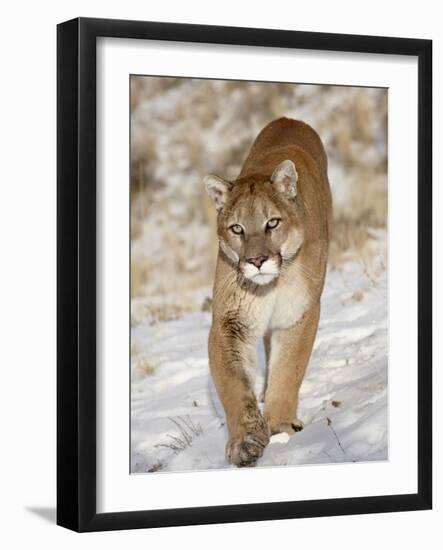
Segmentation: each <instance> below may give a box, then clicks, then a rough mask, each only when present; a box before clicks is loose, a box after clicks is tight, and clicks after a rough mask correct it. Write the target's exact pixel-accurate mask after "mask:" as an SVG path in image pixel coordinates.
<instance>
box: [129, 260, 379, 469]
mask: <svg viewBox="0 0 443 550" xmlns="http://www.w3.org/2000/svg"><path fill="white" fill-rule="evenodd" d="M207 294H208V295H210V289H207ZM210 324H211V314H210V313H209V312H193V313H189V314H185V315H183V316H181V317H180V318H178V319H175V320H168V321H158V320H152V319H151V318H149V317H147V318H146V319H143V316H140V318H139V319H138V321H137V323H136V324H135V326H133V327H132V329H131V330H132V354H131V360H132V366H131V368H132V391H131V464H132V472H138V473H144V472H150V471H159V470H161V471H179V470H206V469H214V468H231V467H232V466H231V465H229V464H228V462H227V461H226V458H225V445H226V441H227V430H226V426H225V422H224V414H223V409H222V407H221V404H220V402H219V400H218V398H217V394H216V392H215V389H214V387H213V384H212V381H211V378H210V374H209V368H208V357H207V337H208V331H209V328H210ZM258 356H259V361H258V370H257V386H256V391H257V394H259V393H260V390H261V387H262V384H263V366H264V354H263V350H262V349H261V348H259V350H258ZM387 364H388V361H387V275H386V272H385V271H384V270H380V271H379V272H378V273H377V274H375V275H374V274H368V273H367V271H366V270H365V269H362V267H361V266H360V265H358V264H357V263H354V264H350V265H347V266H344V268H343V269H342V270H334V271H330V272H329V273H328V277H327V282H326V287H325V290H324V293H323V298H322V315H321V320H320V326H319V331H318V334H317V339H316V342H315V347H314V351H313V355H312V357H311V360H310V363H309V367H308V371H307V374H306V377H305V379H304V382H303V385H302V389H301V393H300V404H299V417H300V418H301V419H302V420H303V421H304V423H305V428H304V430H303V431H301V432H299V433H297V434H295V435H294V436H292V437H291V438H290V439H289V441H287V442H285V441H284V438H282V437H281V436H274V437H273V439H272V440H271V443H270V445H269V446H268V447H267V448H266V449H265V452H264V455H263V457H262V458H261V459H260V460H259V461H258V463H257V466H258V467H264V466H282V465H291V464H293V465H295V464H313V463H325V462H327V463H334V462H337V463H338V462H362V461H369V460H386V459H387V456H388V445H387V441H388V435H387Z"/></svg>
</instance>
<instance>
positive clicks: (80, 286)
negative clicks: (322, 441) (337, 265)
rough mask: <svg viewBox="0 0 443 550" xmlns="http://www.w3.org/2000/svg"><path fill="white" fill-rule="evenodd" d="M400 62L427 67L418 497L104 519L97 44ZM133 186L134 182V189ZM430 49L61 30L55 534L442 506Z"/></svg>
mask: <svg viewBox="0 0 443 550" xmlns="http://www.w3.org/2000/svg"><path fill="white" fill-rule="evenodd" d="M98 37H114V38H122V39H124V38H135V39H148V40H167V41H181V42H194V43H211V44H229V45H248V46H266V47H280V48H302V49H305V50H306V49H307V50H327V51H335V52H357V53H378V54H398V55H407V56H415V57H416V58H417V59H418V174H417V185H418V357H417V369H418V471H417V483H418V491H417V493H416V494H399V495H391V496H376V497H359V498H339V499H326V500H310V501H294V502H274V503H260V504H241V505H229V506H210V507H199V508H181V509H173V510H170V509H168V510H151V511H149V510H140V511H136V512H132V511H131V512H118V513H97V511H96V475H97V472H96V389H97V381H96V354H97V345H96V322H97V312H96V253H97V243H96V206H97V203H96V108H97V107H96V39H97V38H98ZM128 185H129V183H128ZM431 201H432V42H431V41H430V40H421V39H420V40H418V39H406V38H389V37H374V36H354V35H343V34H324V33H315V32H297V31H286V30H264V29H254V28H234V27H219V26H202V25H189V24H175V23H174V24H173V23H157V22H155V23H154V22H141V21H123V20H107V19H87V18H86V19H85V18H79V19H73V20H71V21H67V22H64V23H61V24H60V25H58V28H57V235H58V236H57V319H58V320H57V523H58V524H59V525H61V526H64V527H67V528H69V529H73V530H75V531H103V530H113V529H132V528H147V527H163V526H175V525H192V524H209V523H224V522H239V521H257V520H272V519H284V518H303V517H319V516H330V515H346V514H369V513H375V512H394V511H409V510H425V509H430V508H431V507H432V231H431V229H432V207H431Z"/></svg>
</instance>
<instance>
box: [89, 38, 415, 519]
mask: <svg viewBox="0 0 443 550" xmlns="http://www.w3.org/2000/svg"><path fill="white" fill-rule="evenodd" d="M183 50H185V51H183ZM97 53H98V60H97V67H98V69H97V74H98V75H99V77H98V90H97V96H98V98H99V111H98V117H97V128H98V142H97V143H98V147H97V148H98V151H99V152H100V153H99V156H98V162H97V167H98V170H97V175H98V189H99V192H98V205H99V208H98V212H99V214H100V217H99V223H98V227H99V228H100V229H99V235H100V237H99V246H98V249H99V250H100V251H101V252H102V254H101V258H102V259H101V262H99V266H100V268H99V269H100V270H99V273H98V280H99V281H100V285H99V289H100V293H101V296H100V297H99V300H98V303H99V304H100V305H99V308H98V320H99V323H100V325H99V326H100V327H101V330H100V333H99V334H100V337H99V347H98V349H99V357H101V358H102V360H101V361H99V364H98V380H99V382H98V388H99V389H100V390H101V391H99V393H98V397H99V399H98V413H99V415H98V431H97V434H98V439H99V440H100V442H101V444H100V446H99V455H98V460H97V468H98V473H99V475H98V479H99V483H98V487H97V495H98V498H97V510H98V511H100V512H118V511H121V510H143V509H154V508H156V509H162V508H181V507H185V506H210V505H223V504H240V503H253V502H270V501H272V502H278V501H290V500H293V499H294V498H295V497H294V490H295V489H294V488H295V487H296V494H297V500H307V499H321V498H338V497H345V496H347V497H353V496H362V495H365V496H374V495H381V494H400V493H413V492H414V493H415V492H416V491H417V484H416V481H417V477H416V471H417V462H416V457H417V450H416V439H417V437H416V424H417V409H416V393H417V382H416V373H417V367H416V359H415V358H416V357H417V338H416V332H417V309H416V299H417V297H416V288H417V278H416V272H417V255H416V248H417V242H416V240H417V197H416V174H417V122H416V117H417V114H416V113H417V61H416V59H414V58H408V57H406V56H400V57H399V56H380V55H368V56H363V55H357V54H349V55H345V54H340V55H334V54H333V55H331V53H329V52H300V51H299V52H297V53H294V52H289V51H287V50H283V51H282V50H279V49H278V50H270V49H269V48H267V49H265V48H252V47H251V48H234V47H232V48H226V47H224V48H221V47H219V46H214V45H213V46H209V45H206V46H205V48H201V47H199V46H193V45H187V46H185V47H183V45H179V44H176V43H175V44H174V43H166V44H165V43H164V42H163V43H158V42H150V41H140V40H121V39H102V40H100V42H99V45H98V52H97ZM142 73H148V74H156V75H159V74H164V75H168V74H174V75H192V76H196V77H198V76H205V77H218V78H220V77H221V78H223V77H230V78H236V79H246V80H263V79H269V80H277V81H278V80H284V79H287V80H290V81H294V80H297V79H298V80H299V81H302V82H311V83H313V82H322V83H340V84H354V85H360V86H365V85H366V86H367V85H373V86H384V87H388V88H389V114H388V118H389V128H388V133H389V158H388V166H389V173H388V178H389V227H388V238H389V244H388V248H389V263H388V273H389V279H390V281H393V284H390V287H389V305H388V310H389V369H388V370H389V388H388V391H389V395H388V402H389V403H390V410H389V427H388V432H389V460H388V461H382V462H378V463H377V462H368V463H366V464H358V466H357V467H350V465H349V464H345V465H341V466H338V465H337V464H334V465H331V466H326V465H322V466H321V467H320V466H318V465H311V466H304V467H303V468H290V469H288V468H286V467H283V468H253V469H249V470H247V471H246V470H244V469H236V470H235V471H226V470H225V471H216V472H214V471H211V472H186V473H185V472H181V473H178V472H177V473H175V474H174V475H164V473H162V472H157V473H152V474H149V475H142V476H134V475H129V472H128V466H127V464H128V449H127V447H126V446H125V445H122V442H123V441H128V440H129V437H130V434H129V423H128V401H127V396H128V392H129V391H130V388H129V385H128V383H129V380H128V373H127V371H126V370H125V369H122V368H121V366H122V365H126V364H127V363H128V350H129V348H130V346H129V340H128V339H127V338H128V337H129V335H128V330H127V327H128V326H129V324H130V319H129V311H128V302H127V300H128V296H129V294H130V292H129V273H128V269H127V265H128V263H129V248H128V241H129V225H130V223H129V218H128V215H129V202H128V201H129V196H128V189H127V187H126V186H125V185H121V183H122V182H124V181H127V179H128V166H129V149H128V146H127V144H128V143H129V125H128V111H127V109H128V104H129V87H128V74H142ZM398 243H403V246H398ZM406 243H408V244H407V245H406ZM408 262H409V264H410V269H409V270H408V271H407V272H406V273H405V272H404V265H407V264H408ZM405 296H407V297H408V299H407V300H405ZM100 306H101V307H100ZM408 403H410V404H411V405H410V406H407V404H408Z"/></svg>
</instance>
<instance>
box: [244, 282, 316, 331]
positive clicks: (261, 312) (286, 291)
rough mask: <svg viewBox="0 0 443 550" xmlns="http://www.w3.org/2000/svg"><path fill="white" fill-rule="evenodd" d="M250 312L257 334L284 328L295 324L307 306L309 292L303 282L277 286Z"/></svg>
mask: <svg viewBox="0 0 443 550" xmlns="http://www.w3.org/2000/svg"><path fill="white" fill-rule="evenodd" d="M254 306H255V307H253V308H252V309H253V311H252V312H251V313H252V314H253V317H254V321H255V322H254V325H255V329H256V331H257V333H258V335H259V336H262V335H264V334H265V333H266V332H267V331H268V330H274V329H286V328H289V327H291V326H293V325H295V324H296V323H297V322H298V321H300V319H301V318H302V317H303V315H304V314H305V312H306V310H307V308H308V307H309V294H308V292H307V288H306V286H305V285H304V284H303V283H300V282H297V283H296V284H292V285H284V286H281V287H277V288H276V289H275V291H273V292H272V293H269V295H268V296H266V297H264V298H262V299H261V300H258V301H257V302H256V303H255V304H254Z"/></svg>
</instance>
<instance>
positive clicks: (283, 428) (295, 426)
mask: <svg viewBox="0 0 443 550" xmlns="http://www.w3.org/2000/svg"><path fill="white" fill-rule="evenodd" d="M304 426H305V425H304V424H303V422H302V421H301V420H299V419H298V418H294V420H291V421H283V422H281V421H272V420H269V430H270V432H271V435H274V434H280V433H283V432H286V433H287V434H289V435H292V434H294V433H295V432H300V431H301V430H303V428H304Z"/></svg>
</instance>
